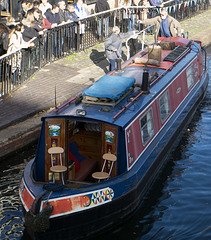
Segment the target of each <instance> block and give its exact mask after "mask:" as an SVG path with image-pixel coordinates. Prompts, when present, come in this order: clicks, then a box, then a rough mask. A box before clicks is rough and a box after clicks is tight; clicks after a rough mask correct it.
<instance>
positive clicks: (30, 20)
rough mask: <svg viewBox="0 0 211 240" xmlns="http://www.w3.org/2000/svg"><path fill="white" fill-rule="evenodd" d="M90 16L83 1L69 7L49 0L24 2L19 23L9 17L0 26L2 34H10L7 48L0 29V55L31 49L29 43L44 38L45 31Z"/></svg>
mask: <svg viewBox="0 0 211 240" xmlns="http://www.w3.org/2000/svg"><path fill="white" fill-rule="evenodd" d="M89 14H90V13H89V11H88V7H87V5H86V4H85V3H84V1H83V0H77V1H76V3H75V4H68V5H67V4H66V2H65V1H64V0H59V1H58V2H57V3H56V4H53V5H51V4H50V3H49V2H48V0H41V2H39V1H37V0H34V1H33V2H29V1H28V0H22V1H21V2H20V5H19V13H18V16H19V21H18V22H17V21H15V20H14V18H13V17H7V19H6V21H7V22H6V24H4V23H1V25H0V28H1V29H2V33H3V32H5V33H8V39H7V41H8V44H7V45H8V46H7V47H5V46H3V40H4V39H3V38H4V37H5V36H2V34H1V29H0V40H1V41H2V44H1V42H0V45H1V49H0V55H3V54H5V53H10V52H11V51H15V50H17V49H20V48H27V47H29V46H30V47H31V46H32V44H27V42H29V41H30V40H31V39H32V38H34V37H39V36H42V35H43V30H45V29H50V28H54V27H56V26H58V25H60V24H63V23H65V22H79V20H80V18H84V17H86V16H88V15H89ZM17 36H18V37H17ZM17 39H18V41H17ZM17 42H18V44H17Z"/></svg>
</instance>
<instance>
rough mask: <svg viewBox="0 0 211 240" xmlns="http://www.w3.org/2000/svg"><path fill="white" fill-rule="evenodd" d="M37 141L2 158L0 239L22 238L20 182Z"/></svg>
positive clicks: (22, 222) (22, 220) (0, 174)
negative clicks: (7, 157) (18, 151)
mask: <svg viewBox="0 0 211 240" xmlns="http://www.w3.org/2000/svg"><path fill="white" fill-rule="evenodd" d="M35 149H36V143H35V144H34V145H33V146H30V148H27V149H25V150H24V151H21V153H15V154H14V155H13V156H10V157H9V159H4V160H1V172H0V210H1V211H0V239H5V240H6V239H10V240H11V239H21V238H22V236H23V231H24V218H23V213H22V206H21V202H20V199H19V195H18V189H19V183H20V180H21V177H22V174H23V171H24V168H25V166H26V163H27V162H28V161H29V160H30V159H31V158H32V157H33V156H34V154H35Z"/></svg>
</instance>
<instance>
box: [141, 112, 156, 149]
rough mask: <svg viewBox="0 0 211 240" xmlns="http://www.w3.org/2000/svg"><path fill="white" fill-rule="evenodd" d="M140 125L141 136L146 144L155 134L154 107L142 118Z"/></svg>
mask: <svg viewBox="0 0 211 240" xmlns="http://www.w3.org/2000/svg"><path fill="white" fill-rule="evenodd" d="M139 121H140V127H141V137H142V143H143V145H144V146H145V145H146V144H147V142H148V141H149V140H150V138H151V137H152V136H153V135H154V123H153V115H152V108H150V109H149V110H148V111H147V112H146V113H145V114H144V115H143V116H142V117H141V118H140V120H139Z"/></svg>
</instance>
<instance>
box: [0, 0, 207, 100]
mask: <svg viewBox="0 0 211 240" xmlns="http://www.w3.org/2000/svg"><path fill="white" fill-rule="evenodd" d="M208 6H209V0H193V1H179V2H178V1H177V0H173V1H171V0H170V1H168V2H166V3H165V4H164V7H165V8H166V9H168V12H169V14H170V15H172V16H174V17H176V18H177V19H179V20H182V19H183V18H184V17H189V16H192V15H193V14H194V13H196V12H198V11H200V10H201V9H203V10H204V9H207V8H208ZM144 8H145V7H137V6H134V7H130V8H127V9H125V8H115V9H112V10H108V11H105V12H103V13H98V14H93V15H90V16H88V17H87V18H84V19H81V20H80V23H66V24H62V25H59V26H57V27H55V28H52V29H49V30H46V31H45V33H44V35H43V36H41V37H39V38H35V39H32V40H31V41H33V42H34V43H35V46H34V47H33V48H28V49H20V50H18V51H16V52H13V53H10V54H5V55H3V56H1V57H0V66H1V67H0V98H2V97H4V96H6V95H8V94H10V93H11V92H12V91H14V90H15V89H17V88H18V87H20V86H21V84H23V83H24V82H25V81H26V80H27V79H29V78H30V77H31V76H32V75H33V74H34V73H35V72H36V71H37V70H38V69H40V68H42V67H43V66H44V65H45V64H46V63H49V62H52V61H55V60H57V59H60V58H63V57H65V56H67V55H69V54H72V53H73V52H76V51H82V50H85V49H87V48H90V47H92V46H94V45H96V44H98V43H100V42H103V41H104V40H105V38H106V37H107V36H108V35H109V34H110V33H111V32H112V28H113V26H115V25H117V26H119V27H120V30H121V32H127V31H129V30H133V29H137V30H139V31H141V30H142V29H140V28H139V26H138V25H137V22H136V19H139V18H140V16H139V15H140V12H141V11H142V10H143V9H144ZM149 12H150V17H155V16H156V15H158V14H159V13H160V8H156V7H149ZM142 34H143V37H142V41H143V42H144V35H145V34H154V30H153V27H151V28H147V31H146V30H145V31H143V33H142ZM143 46H144V43H143V44H141V48H143Z"/></svg>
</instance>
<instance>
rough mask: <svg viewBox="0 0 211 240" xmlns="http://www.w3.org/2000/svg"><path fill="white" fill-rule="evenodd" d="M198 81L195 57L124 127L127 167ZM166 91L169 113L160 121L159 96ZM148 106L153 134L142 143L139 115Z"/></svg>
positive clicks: (137, 158) (130, 165)
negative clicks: (190, 75) (188, 82)
mask: <svg viewBox="0 0 211 240" xmlns="http://www.w3.org/2000/svg"><path fill="white" fill-rule="evenodd" d="M189 72H190V73H191V74H193V76H192V78H193V81H194V82H193V84H192V86H191V87H189V88H188V84H187V74H188V73H189ZM198 81H199V66H198V60H197V58H195V59H194V60H193V61H192V62H191V63H189V64H188V65H187V66H186V68H185V69H184V71H182V72H181V73H180V74H179V75H177V76H176V77H175V78H174V80H173V81H172V82H171V83H170V84H169V85H168V86H167V87H166V88H165V89H164V90H163V91H162V92H161V93H160V94H159V95H158V96H157V97H156V98H155V99H154V100H153V102H152V103H151V105H150V106H148V107H147V108H146V109H144V111H142V112H141V113H140V114H139V115H138V116H137V117H136V118H135V120H134V121H132V122H131V124H130V125H129V126H128V127H127V128H126V131H125V133H126V136H125V137H126V139H127V144H126V147H127V156H128V159H127V163H128V169H130V168H131V167H132V166H133V165H134V164H135V162H136V161H140V156H141V155H142V154H143V152H144V151H145V150H146V148H147V146H148V145H149V144H150V143H151V141H152V140H153V139H154V138H155V137H156V136H157V134H158V133H159V131H161V130H162V128H163V127H164V125H165V124H166V122H167V121H168V119H169V118H171V117H173V115H174V112H175V111H176V110H177V108H178V107H179V106H180V105H182V104H183V101H184V100H185V99H186V98H187V96H188V95H189V94H192V93H191V90H192V89H193V88H194V87H195V86H196V84H197V83H198ZM166 91H169V98H170V108H171V114H170V115H169V117H168V118H167V119H166V120H165V121H164V122H163V123H162V122H161V115H160V109H159V98H160V96H162V95H163V94H164V93H165V92H166ZM150 108H152V113H153V120H154V122H153V124H154V135H153V136H152V138H151V140H150V141H149V142H148V143H147V144H145V146H144V144H143V142H142V139H141V135H142V133H141V128H140V119H141V116H143V115H144V114H145V112H147V111H148V110H149V109H150Z"/></svg>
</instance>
